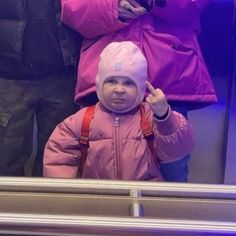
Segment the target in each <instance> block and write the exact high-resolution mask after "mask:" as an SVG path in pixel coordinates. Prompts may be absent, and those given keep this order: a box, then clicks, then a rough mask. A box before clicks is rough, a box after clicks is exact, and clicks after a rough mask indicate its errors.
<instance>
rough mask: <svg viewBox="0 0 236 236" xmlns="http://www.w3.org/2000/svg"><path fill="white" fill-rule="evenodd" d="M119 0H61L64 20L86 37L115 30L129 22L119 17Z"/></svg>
mask: <svg viewBox="0 0 236 236" xmlns="http://www.w3.org/2000/svg"><path fill="white" fill-rule="evenodd" d="M118 1H119V0H61V3H62V21H63V22H64V23H65V24H66V25H68V26H70V27H71V28H73V29H74V30H76V31H78V32H79V33H80V34H82V35H83V36H84V37H85V38H94V37H96V36H99V35H103V34H107V33H111V32H114V31H116V30H118V29H120V28H122V27H124V26H126V25H127V24H125V23H122V22H121V21H120V20H119V19H118Z"/></svg>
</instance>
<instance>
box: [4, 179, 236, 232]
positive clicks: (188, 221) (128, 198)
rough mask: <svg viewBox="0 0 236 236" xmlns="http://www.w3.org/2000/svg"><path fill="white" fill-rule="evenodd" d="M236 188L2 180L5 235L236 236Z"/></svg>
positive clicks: (225, 186) (222, 186) (61, 180)
mask: <svg viewBox="0 0 236 236" xmlns="http://www.w3.org/2000/svg"><path fill="white" fill-rule="evenodd" d="M235 212H236V187H235V186H230V185H228V186H227V185H207V184H173V183H155V182H137V181H136V182H132V181H109V180H100V181H99V180H85V179H74V180H72V179H70V180H68V179H67V180H66V179H46V178H8V177H2V178H0V235H1V234H7V235H11V234H14V235H17V234H19V235H48V236H49V235H63V236H65V235H68V236H74V235H124V234H125V235H136V236H139V235H140V236H141V235H142V236H149V235H154V234H156V233H158V234H159V235H165V236H167V235H168V236H173V235H178V236H185V235H187V236H190V235H191V236H193V235H194V236H198V235H207V234H208V236H209V234H210V235H211V236H216V235H230V234H231V235H236V214H235Z"/></svg>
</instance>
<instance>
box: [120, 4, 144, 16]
mask: <svg viewBox="0 0 236 236" xmlns="http://www.w3.org/2000/svg"><path fill="white" fill-rule="evenodd" d="M144 13H146V9H145V8H143V7H142V6H141V5H140V4H139V3H137V2H136V1H135V0H120V1H119V12H118V14H119V18H120V19H123V20H133V19H135V18H137V17H138V16H140V15H143V14H144Z"/></svg>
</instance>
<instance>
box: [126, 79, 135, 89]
mask: <svg viewBox="0 0 236 236" xmlns="http://www.w3.org/2000/svg"><path fill="white" fill-rule="evenodd" d="M125 85H126V86H129V87H133V86H135V83H134V82H133V81H132V80H129V81H125Z"/></svg>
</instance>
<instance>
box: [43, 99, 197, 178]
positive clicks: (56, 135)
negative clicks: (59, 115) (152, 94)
mask: <svg viewBox="0 0 236 236" xmlns="http://www.w3.org/2000/svg"><path fill="white" fill-rule="evenodd" d="M144 108H145V114H146V116H147V118H148V120H149V121H150V124H153V131H154V134H155V138H154V147H155V149H156V150H157V156H158V160H159V162H160V163H168V162H172V161H176V160H178V159H180V158H182V157H183V156H185V155H186V154H188V153H189V152H190V151H191V150H192V148H193V144H194V138H193V129H192V126H191V125H190V123H189V122H188V121H187V120H186V119H185V118H184V117H183V116H182V115H181V114H179V113H176V112H172V111H171V110H170V112H169V114H168V116H167V118H166V119H165V120H162V121H158V120H156V119H153V113H152V112H151V111H150V108H149V105H148V104H146V103H144ZM84 111H85V109H82V110H80V111H79V112H77V113H76V114H74V115H72V116H70V117H69V118H67V119H66V120H65V121H64V122H62V123H61V124H59V125H58V126H57V127H56V129H55V130H54V132H53V133H52V135H51V137H50V138H49V140H48V142H47V144H46V147H45V153H44V176H45V177H61V178H76V176H77V173H78V166H79V163H80V158H81V146H80V143H79V138H80V134H81V124H82V120H83V115H84ZM140 118H141V115H140V112H139V109H136V110H135V111H132V112H131V113H127V114H123V115H120V116H117V115H114V114H113V113H111V112H108V111H107V110H106V109H105V108H104V107H103V106H102V105H101V103H98V104H97V105H96V107H95V115H94V118H93V119H92V121H91V124H90V132H89V148H88V155H87V160H86V163H85V166H84V174H83V176H82V177H83V178H95V179H123V180H162V177H161V174H160V171H159V168H158V166H157V165H156V164H155V161H154V159H153V156H152V152H151V151H150V148H149V146H148V143H147V140H146V139H145V138H144V136H143V133H142V129H141V126H140ZM115 120H118V121H117V122H118V123H117V122H115Z"/></svg>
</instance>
